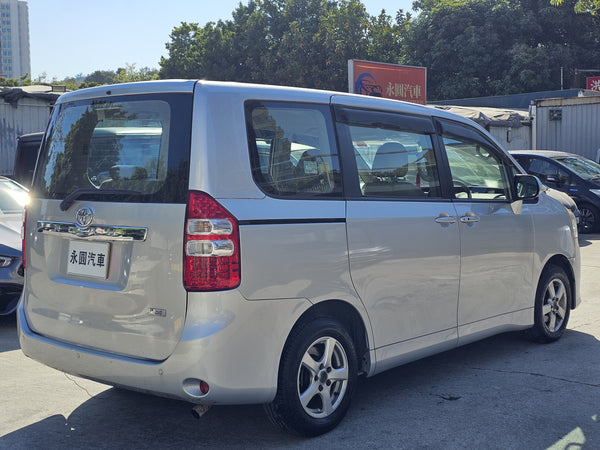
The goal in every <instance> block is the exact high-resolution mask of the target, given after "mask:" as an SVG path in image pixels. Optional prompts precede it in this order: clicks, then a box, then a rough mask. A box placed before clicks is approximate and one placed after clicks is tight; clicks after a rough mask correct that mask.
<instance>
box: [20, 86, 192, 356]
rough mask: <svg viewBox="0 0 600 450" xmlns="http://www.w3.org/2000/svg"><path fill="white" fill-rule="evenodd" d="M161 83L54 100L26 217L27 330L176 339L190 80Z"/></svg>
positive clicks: (114, 346)
mask: <svg viewBox="0 0 600 450" xmlns="http://www.w3.org/2000/svg"><path fill="white" fill-rule="evenodd" d="M166 86H167V88H166V89H164V92H163V91H160V89H159V88H160V87H161V85H160V84H157V85H156V89H153V91H154V92H153V93H140V92H128V91H127V90H126V89H127V88H126V87H120V88H116V89H115V90H111V91H109V92H108V94H109V95H107V93H106V89H104V90H103V91H102V92H101V94H103V95H102V96H100V95H99V94H100V93H98V90H97V91H95V92H96V95H91V96H90V97H89V98H81V97H82V94H79V96H77V95H75V96H74V99H73V100H72V101H69V99H68V98H67V100H66V101H62V102H61V103H60V104H59V105H58V106H57V107H56V109H55V111H54V113H53V116H52V119H51V122H50V126H49V129H48V132H47V133H46V140H45V142H44V143H43V145H42V150H41V154H40V158H39V161H38V165H37V167H36V173H35V176H34V184H33V195H32V200H31V202H30V205H29V208H28V214H27V223H26V239H27V251H26V256H27V260H26V262H27V268H26V287H25V291H24V292H25V295H24V305H25V313H26V318H27V321H28V324H29V325H30V327H31V328H32V329H33V330H34V331H35V332H37V333H39V334H41V335H44V336H46V337H49V338H53V339H56V340H60V341H63V342H66V343H70V344H75V345H78V346H83V347H87V348H92V349H96V350H100V351H106V352H110V353H115V354H120V355H124V356H131V357H136V358H143V359H150V360H163V359H165V358H167V357H168V356H169V355H170V354H171V353H172V351H173V349H174V348H175V345H176V344H177V342H178V341H179V337H180V335H181V332H182V329H183V323H184V319H185V312H186V299H187V294H186V291H185V289H184V287H183V284H182V269H181V267H182V249H183V223H184V217H185V209H186V205H185V202H186V196H187V187H188V178H189V148H190V124H191V109H192V92H193V83H191V82H187V83H181V84H180V85H178V86H177V88H174V87H173V86H172V84H167V85H166ZM158 91H160V92H158Z"/></svg>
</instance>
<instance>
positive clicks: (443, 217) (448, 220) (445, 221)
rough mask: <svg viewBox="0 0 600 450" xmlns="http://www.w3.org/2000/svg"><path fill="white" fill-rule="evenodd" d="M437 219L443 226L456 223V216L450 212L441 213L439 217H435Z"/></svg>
mask: <svg viewBox="0 0 600 450" xmlns="http://www.w3.org/2000/svg"><path fill="white" fill-rule="evenodd" d="M435 221H436V222H437V223H439V224H440V225H442V226H446V227H447V226H450V225H452V224H453V223H456V217H454V216H451V215H450V214H448V213H445V212H444V213H440V215H439V216H438V217H436V218H435Z"/></svg>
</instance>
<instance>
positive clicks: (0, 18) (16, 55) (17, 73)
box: [0, 0, 31, 78]
mask: <svg viewBox="0 0 600 450" xmlns="http://www.w3.org/2000/svg"><path fill="white" fill-rule="evenodd" d="M25 74H30V75H31V57H30V54H29V7H28V6H27V2H23V1H18V0H0V77H3V78H19V77H21V76H23V75H25Z"/></svg>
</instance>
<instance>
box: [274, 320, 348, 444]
mask: <svg viewBox="0 0 600 450" xmlns="http://www.w3.org/2000/svg"><path fill="white" fill-rule="evenodd" d="M356 382H357V357H356V350H355V347H354V343H353V341H352V338H351V337H350V336H349V334H348V332H347V331H346V330H345V329H344V327H343V326H342V325H341V324H340V323H339V322H338V321H336V320H334V319H331V318H317V319H314V320H310V321H307V322H304V323H301V324H300V325H299V326H297V327H295V328H294V329H293V330H292V332H291V333H290V336H289V338H288V341H287V343H286V346H285V348H284V351H283V355H282V358H281V363H280V366H279V376H278V383H277V394H276V396H275V399H274V400H273V402H272V403H269V404H267V405H265V411H266V412H267V415H268V416H269V418H270V419H271V421H272V422H273V423H275V424H276V425H279V426H280V427H282V428H284V429H285V430H287V431H291V432H293V433H297V434H300V435H303V436H308V437H310V436H318V435H321V434H323V433H327V432H328V431H330V430H332V429H333V428H335V427H336V426H337V425H338V424H339V423H340V421H341V420H342V419H343V418H344V416H345V415H346V412H347V411H348V408H349V407H350V402H351V399H352V395H353V392H354V389H355V387H356Z"/></svg>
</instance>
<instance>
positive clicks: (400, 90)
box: [385, 81, 423, 101]
mask: <svg viewBox="0 0 600 450" xmlns="http://www.w3.org/2000/svg"><path fill="white" fill-rule="evenodd" d="M385 93H386V95H385V96H386V97H388V98H402V99H410V100H411V101H413V100H415V99H418V98H421V97H422V96H423V94H422V93H421V86H420V85H418V84H408V83H393V84H392V82H391V81H390V82H388V87H387V89H386V91H385Z"/></svg>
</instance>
